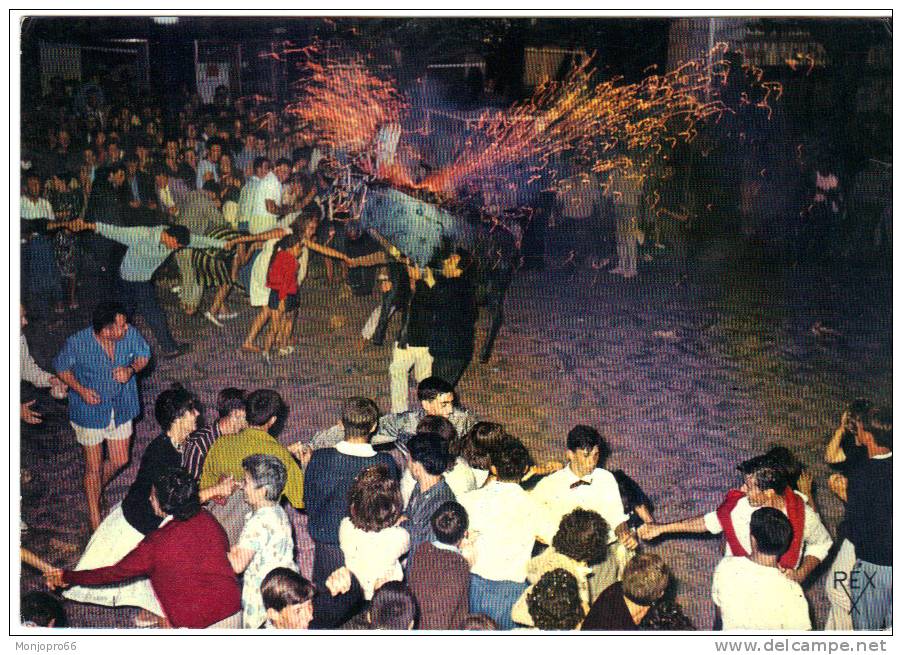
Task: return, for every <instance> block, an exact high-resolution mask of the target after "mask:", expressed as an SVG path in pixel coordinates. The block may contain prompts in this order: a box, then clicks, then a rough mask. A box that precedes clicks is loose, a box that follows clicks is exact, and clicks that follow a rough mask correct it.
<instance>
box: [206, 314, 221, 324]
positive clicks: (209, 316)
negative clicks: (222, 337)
mask: <svg viewBox="0 0 902 655" xmlns="http://www.w3.org/2000/svg"><path fill="white" fill-rule="evenodd" d="M204 318H205V319H207V320H208V321H210V322H211V323H212V324H213V325H215V326H216V327H223V324H222V322H221V321H220V320H219V319H218V318H216V317H215V316H213V314H211V313H210V312H204Z"/></svg>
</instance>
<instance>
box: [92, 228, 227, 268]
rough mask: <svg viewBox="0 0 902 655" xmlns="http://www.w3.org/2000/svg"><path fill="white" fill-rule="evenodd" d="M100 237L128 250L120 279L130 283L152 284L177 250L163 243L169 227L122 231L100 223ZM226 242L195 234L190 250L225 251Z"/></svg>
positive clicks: (124, 229)
mask: <svg viewBox="0 0 902 655" xmlns="http://www.w3.org/2000/svg"><path fill="white" fill-rule="evenodd" d="M95 225H96V230H97V234H99V235H101V236H104V237H106V238H107V239H112V240H113V241H117V242H119V243H121V244H122V245H124V246H128V250H127V251H126V253H125V257H124V258H123V259H122V264H121V265H120V266H119V276H120V277H121V278H122V279H123V280H125V281H126V282H149V281H150V278H152V277H153V274H154V272H155V271H156V270H157V269H158V268H159V267H160V266H161V265H162V264H163V262H165V261H166V259H167V258H168V257H169V255H171V254H172V253H173V252H175V251H174V250H172V249H170V248H168V247H167V246H164V245H163V244H162V243H161V242H160V236H161V235H162V234H163V231H164V230H165V229H166V226H165V225H155V226H153V227H119V226H117V225H109V224H107V223H96V224H95ZM225 244H226V242H225V241H223V240H222V239H213V238H211V237H208V236H204V235H202V234H192V235H191V241H190V242H189V243H188V247H189V248H223V247H225Z"/></svg>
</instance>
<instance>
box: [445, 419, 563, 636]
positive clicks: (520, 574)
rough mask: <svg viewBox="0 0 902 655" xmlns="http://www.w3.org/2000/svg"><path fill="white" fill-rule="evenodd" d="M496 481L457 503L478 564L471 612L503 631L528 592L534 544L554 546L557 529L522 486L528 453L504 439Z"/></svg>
mask: <svg viewBox="0 0 902 655" xmlns="http://www.w3.org/2000/svg"><path fill="white" fill-rule="evenodd" d="M491 458H492V464H491V467H490V469H489V470H490V472H491V474H492V475H493V476H494V477H495V479H494V480H493V481H491V482H488V483H487V484H486V485H485V486H484V487H482V488H481V489H476V490H475V491H471V492H469V493H465V494H463V495H461V497H460V498H458V502H460V504H461V505H463V507H464V508H465V509H466V511H467V516H469V518H470V530H471V535H473V537H474V544H473V547H474V551H475V559H474V561H473V566H472V569H471V575H470V611H472V612H476V613H482V614H486V615H488V616H489V617H490V618H491V619H492V620H494V621H495V622H496V623H497V624H498V627H499V629H501V630H510V629H511V628H513V627H514V626H513V621H512V620H511V608H512V607H513V605H514V603H515V602H516V601H517V599H518V598H519V597H520V594H522V593H523V590H524V589H526V587H527V586H528V585H527V582H526V577H527V568H528V565H529V559H530V555H531V554H532V550H533V547H534V545H535V541H536V538H540V539H542V540H543V541H545V542H546V543H548V542H550V541H551V539H552V537H553V535H554V532H555V530H556V528H557V526H556V525H555V524H553V522H552V521H551V520H549V519H548V517H547V510H546V509H545V507H544V506H543V505H541V504H539V503H537V502H536V501H535V500H534V499H533V498H532V496H531V495H530V494H528V493H527V492H526V491H524V490H523V488H522V487H521V486H520V480H521V478H522V477H523V475H524V474H525V473H526V471H527V470H528V469H529V464H530V457H529V451H527V450H526V447H525V446H524V445H523V444H522V443H520V441H519V440H517V439H515V438H514V437H511V436H508V435H506V436H504V437H502V439H501V441H500V443H499V444H498V445H497V447H496V448H495V449H494V450H493V451H492V454H491Z"/></svg>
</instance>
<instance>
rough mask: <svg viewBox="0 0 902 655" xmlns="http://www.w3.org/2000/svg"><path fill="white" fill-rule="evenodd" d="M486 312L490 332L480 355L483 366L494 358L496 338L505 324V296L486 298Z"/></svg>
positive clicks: (493, 295)
mask: <svg viewBox="0 0 902 655" xmlns="http://www.w3.org/2000/svg"><path fill="white" fill-rule="evenodd" d="M486 311H488V313H489V321H490V322H489V331H488V334H487V335H486V337H485V343H483V345H482V352H481V353H480V355H479V361H481V362H482V363H483V364H485V363H486V362H488V361H489V358H490V357H491V356H492V348H493V347H494V345H495V338H496V337H497V336H498V331H499V330H500V329H501V324H502V323H504V296H502V295H498V296H496V295H495V294H492V295H491V296H489V297H488V298H486Z"/></svg>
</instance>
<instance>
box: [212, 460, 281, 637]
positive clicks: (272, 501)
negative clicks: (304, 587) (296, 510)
mask: <svg viewBox="0 0 902 655" xmlns="http://www.w3.org/2000/svg"><path fill="white" fill-rule="evenodd" d="M241 467H242V468H243V469H244V499H245V501H246V502H247V504H248V505H250V506H251V514H250V517H249V518H248V519H247V522H246V523H245V524H244V529H242V531H241V536H240V537H239V538H238V543H237V544H235V545H234V546H233V547H232V549H231V550H230V551H229V561H230V562H231V563H232V569H233V570H234V571H235V573H244V588H243V590H242V592H241V606H242V610H243V619H242V623H243V625H244V627H245V628H259V627H260V626H261V625H262V624H263V622H264V621H266V607H265V606H264V604H263V596H262V595H261V594H260V586H261V584H263V579H264V578H265V577H266V574H267V573H269V572H270V571H272V570H273V569H275V568H278V567H285V568H289V569H291V570H293V571H297V565H296V564H295V562H294V537H293V536H292V532H291V522H290V521H289V520H288V515H287V514H286V513H285V510H284V509H282V508H281V507H280V506H279V499H280V498H281V497H282V491H283V490H284V488H285V480H286V479H287V477H288V472H287V470H286V468H285V465H284V464H283V463H282V461H281V460H280V459H279V458H277V457H275V456H273V455H250V456H248V457H245V458H244V459H243V460H242V461H241Z"/></svg>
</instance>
